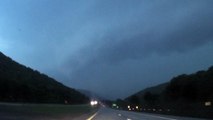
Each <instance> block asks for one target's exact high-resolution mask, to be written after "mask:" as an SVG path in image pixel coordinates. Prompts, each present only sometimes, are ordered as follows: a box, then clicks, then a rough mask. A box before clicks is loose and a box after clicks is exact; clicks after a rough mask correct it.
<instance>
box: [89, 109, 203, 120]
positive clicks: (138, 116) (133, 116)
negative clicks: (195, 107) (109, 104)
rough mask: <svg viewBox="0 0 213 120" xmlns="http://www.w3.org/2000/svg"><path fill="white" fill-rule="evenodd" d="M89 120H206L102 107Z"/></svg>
mask: <svg viewBox="0 0 213 120" xmlns="http://www.w3.org/2000/svg"><path fill="white" fill-rule="evenodd" d="M87 120H205V119H198V118H188V117H177V116H169V115H159V114H149V113H137V112H131V111H121V110H114V109H110V108H106V107H102V108H100V110H99V111H98V112H96V113H95V114H93V115H92V116H91V117H89V118H88V119H87Z"/></svg>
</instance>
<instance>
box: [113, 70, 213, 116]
mask: <svg viewBox="0 0 213 120" xmlns="http://www.w3.org/2000/svg"><path fill="white" fill-rule="evenodd" d="M114 103H116V106H115V105H114V106H112V107H114V108H117V109H124V110H131V111H138V112H141V111H143V112H152V113H159V114H172V115H178V116H190V117H201V118H213V66H212V67H210V68H209V69H208V70H206V71H198V72H196V73H194V74H190V75H186V74H183V75H179V76H177V77H174V78H173V79H171V80H170V82H167V83H163V84H160V85H157V86H154V87H150V88H147V89H144V90H142V91H140V92H138V93H136V94H133V95H131V96H129V97H128V98H126V99H125V100H121V99H119V100H117V101H115V102H114Z"/></svg>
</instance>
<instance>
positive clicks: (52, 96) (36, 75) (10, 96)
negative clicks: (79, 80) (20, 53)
mask: <svg viewBox="0 0 213 120" xmlns="http://www.w3.org/2000/svg"><path fill="white" fill-rule="evenodd" d="M88 100H89V99H88V98H87V97H86V96H85V95H83V94H81V93H79V92H78V91H76V90H74V89H72V88H69V87H66V86H64V85H63V84H61V83H59V82H57V81H56V80H54V79H53V78H50V77H48V76H47V75H45V74H41V73H40V72H38V71H36V70H33V69H31V68H28V67H25V66H24V65H21V64H19V63H17V62H15V61H13V60H12V59H11V58H9V57H7V56H5V55H4V54H3V53H1V52H0V102H26V103H66V104H82V103H87V102H88Z"/></svg>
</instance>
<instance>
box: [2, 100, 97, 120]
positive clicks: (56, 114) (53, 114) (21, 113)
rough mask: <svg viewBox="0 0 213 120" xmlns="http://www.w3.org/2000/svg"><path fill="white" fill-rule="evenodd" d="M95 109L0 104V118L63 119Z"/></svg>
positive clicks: (68, 106)
mask: <svg viewBox="0 0 213 120" xmlns="http://www.w3.org/2000/svg"><path fill="white" fill-rule="evenodd" d="M96 109H97V108H94V107H91V106H90V105H59V104H8V103H1V104H0V116H3V117H5V119H6V118H7V116H8V117H10V118H11V117H14V118H16V119H17V118H20V119H21V118H22V119H23V118H26V119H29V118H33V119H35V118H46V119H48V118H55V119H59V118H64V117H70V118H74V117H78V116H81V115H83V114H88V113H91V112H94V111H95V110H96Z"/></svg>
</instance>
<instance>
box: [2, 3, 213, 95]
mask: <svg viewBox="0 0 213 120" xmlns="http://www.w3.org/2000/svg"><path fill="white" fill-rule="evenodd" d="M212 5H213V1H212V0H193V1H192V0H178V1H175V0H173V1H171V0H152V1H150V0H134V1H129V0H116V1H114V0H101V1H100V0H90V1H81V0H78V1H74V0H73V1H70V0H55V1H52V0H36V1H34V0H28V1H27V2H26V1H22V0H5V1H4V0H2V1H0V14H1V16H0V50H1V51H2V52H4V53H6V54H7V55H9V56H10V57H12V58H13V59H15V60H17V61H18V62H20V63H22V64H25V65H27V66H30V67H32V68H34V69H38V70H40V71H41V72H44V73H47V74H48V75H50V76H53V77H54V78H56V79H57V80H59V81H61V82H63V83H64V84H66V85H69V86H71V87H75V88H82V89H88V90H92V91H98V93H99V94H102V95H104V96H106V97H108V98H116V97H125V96H128V95H129V94H130V93H134V92H136V91H138V90H141V89H143V88H145V87H147V86H150V85H154V84H158V83H162V82H164V81H166V80H169V79H170V77H172V76H174V75H177V74H180V73H184V72H191V71H194V70H195V69H202V68H204V67H207V66H209V65H211V64H212V61H213V56H212V54H213V53H212V52H210V51H213V50H212V49H213V47H212V40H213V34H212V31H213V22H212V21H213V12H212V11H213V7H212ZM211 53H212V54H211ZM191 58H193V59H194V61H193V62H192V60H191ZM202 58H208V59H202ZM181 66H184V68H182V67H181ZM165 71H166V72H165ZM120 83H122V84H121V85H120Z"/></svg>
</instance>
